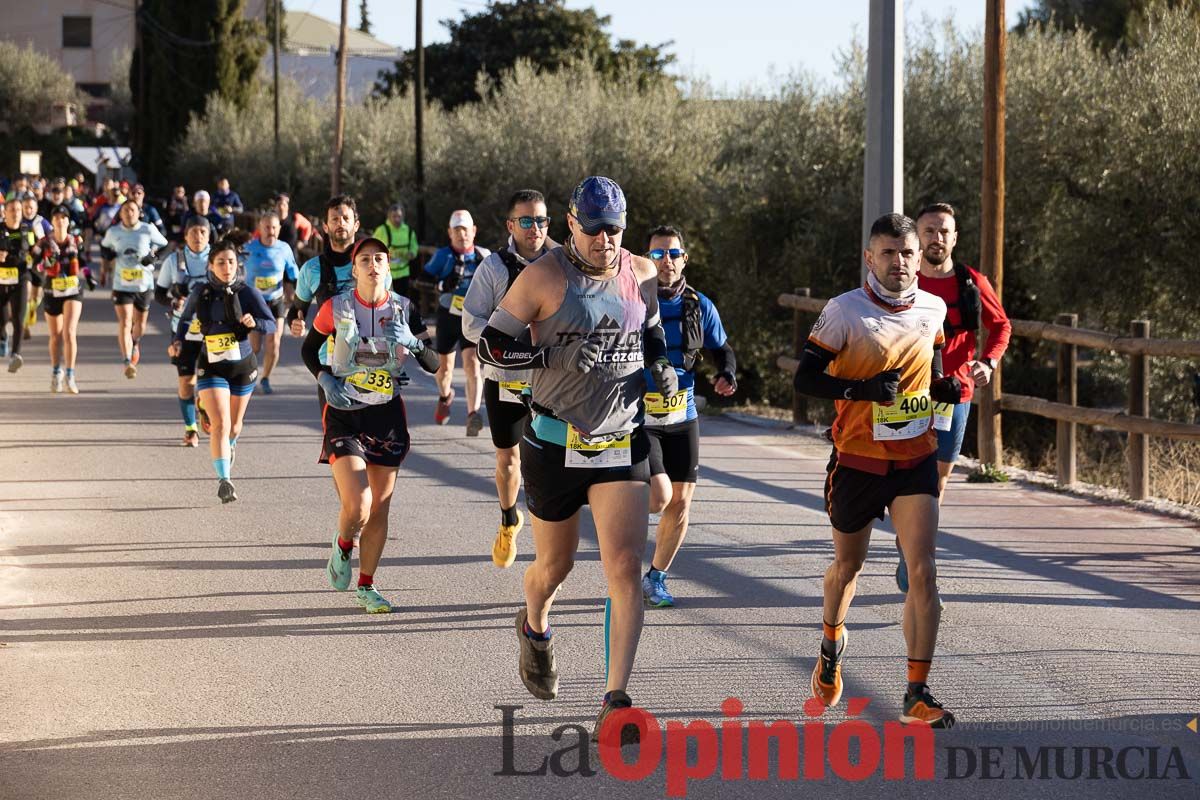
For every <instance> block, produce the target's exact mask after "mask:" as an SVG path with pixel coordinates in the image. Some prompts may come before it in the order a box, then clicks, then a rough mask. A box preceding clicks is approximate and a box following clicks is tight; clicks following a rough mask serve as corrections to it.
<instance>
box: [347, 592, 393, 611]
mask: <svg viewBox="0 0 1200 800" xmlns="http://www.w3.org/2000/svg"><path fill="white" fill-rule="evenodd" d="M354 599H355V600H356V601H357V602H358V604H359V605H360V606H362V607H363V610H364V611H366V612H367V613H368V614H390V613H392V604H391V603H389V602H388V601H387V600H384V599H383V595H381V594H380V593H379V592H377V591H375V587H374V586H360V587H358V591H357V592H356V593H355V596H354Z"/></svg>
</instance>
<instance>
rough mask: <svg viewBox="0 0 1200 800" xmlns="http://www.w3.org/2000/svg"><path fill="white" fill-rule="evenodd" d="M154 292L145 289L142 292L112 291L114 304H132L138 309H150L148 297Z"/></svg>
mask: <svg viewBox="0 0 1200 800" xmlns="http://www.w3.org/2000/svg"><path fill="white" fill-rule="evenodd" d="M153 294H154V293H153V292H151V291H150V290H149V289H147V290H146V291H144V292H116V291H114V292H113V305H114V306H128V305H132V306H133V307H134V308H136V309H137V310H138V311H149V310H150V298H151V296H152V295H153Z"/></svg>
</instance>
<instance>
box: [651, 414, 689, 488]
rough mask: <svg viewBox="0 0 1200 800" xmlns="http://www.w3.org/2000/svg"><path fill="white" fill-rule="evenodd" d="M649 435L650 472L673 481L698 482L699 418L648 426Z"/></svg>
mask: <svg viewBox="0 0 1200 800" xmlns="http://www.w3.org/2000/svg"><path fill="white" fill-rule="evenodd" d="M645 429H646V435H647V436H648V437H650V474H651V475H664V474H665V475H666V476H667V477H668V478H669V479H670V480H671V483H695V482H696V478H697V476H698V475H699V473H700V420H699V419H690V420H688V421H687V422H680V423H677V424H675V425H663V426H661V427H656V426H653V425H647V426H645Z"/></svg>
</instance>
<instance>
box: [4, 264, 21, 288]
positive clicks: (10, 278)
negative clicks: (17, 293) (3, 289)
mask: <svg viewBox="0 0 1200 800" xmlns="http://www.w3.org/2000/svg"><path fill="white" fill-rule="evenodd" d="M20 275H21V272H20V270H18V269H17V268H16V267H0V283H3V284H8V285H11V284H14V283H16V282H17V278H19V277H20Z"/></svg>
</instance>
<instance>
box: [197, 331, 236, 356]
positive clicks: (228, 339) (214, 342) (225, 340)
mask: <svg viewBox="0 0 1200 800" xmlns="http://www.w3.org/2000/svg"><path fill="white" fill-rule="evenodd" d="M204 349H205V350H207V351H208V360H209V361H237V360H238V359H239V358H241V354H240V352H239V348H238V341H237V337H236V336H234V335H233V334H232V333H214V334H211V335H209V336H205V337H204Z"/></svg>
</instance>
